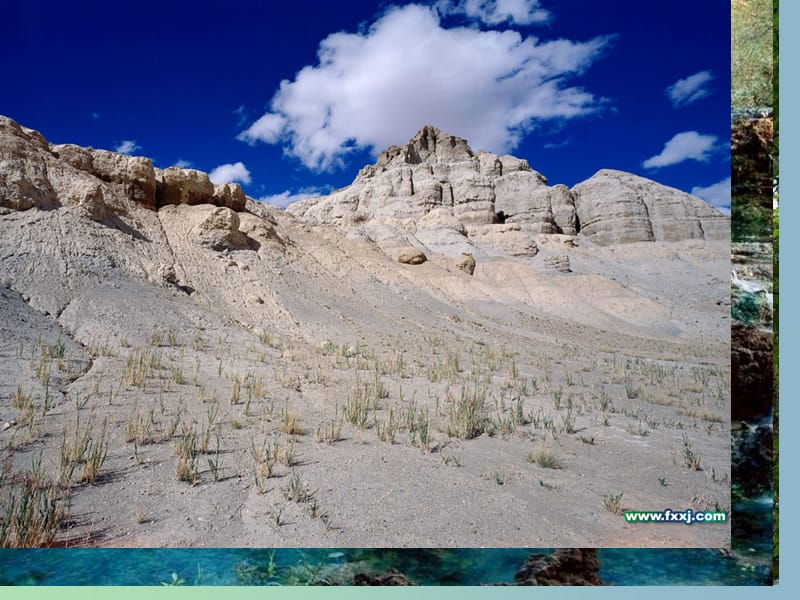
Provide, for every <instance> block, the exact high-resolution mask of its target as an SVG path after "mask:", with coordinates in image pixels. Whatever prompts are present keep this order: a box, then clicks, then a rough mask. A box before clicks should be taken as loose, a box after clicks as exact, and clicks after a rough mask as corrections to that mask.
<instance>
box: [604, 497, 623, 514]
mask: <svg viewBox="0 0 800 600" xmlns="http://www.w3.org/2000/svg"><path fill="white" fill-rule="evenodd" d="M623 493H624V492H620V493H619V494H608V495H607V496H603V506H605V507H606V510H607V511H608V512H610V513H613V514H615V515H621V514H622V512H623V509H622V496H623Z"/></svg>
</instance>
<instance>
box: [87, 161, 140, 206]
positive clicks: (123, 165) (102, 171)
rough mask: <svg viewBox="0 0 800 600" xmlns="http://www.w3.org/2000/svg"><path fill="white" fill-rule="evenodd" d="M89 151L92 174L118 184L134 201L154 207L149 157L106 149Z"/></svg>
mask: <svg viewBox="0 0 800 600" xmlns="http://www.w3.org/2000/svg"><path fill="white" fill-rule="evenodd" d="M90 153H91V156H92V174H93V175H95V176H96V177H98V178H100V179H102V180H103V181H107V182H110V183H116V184H119V185H120V186H121V191H122V193H123V194H125V195H126V196H127V197H128V198H130V199H131V200H133V201H134V202H136V203H138V204H141V205H143V206H145V207H147V208H155V207H156V174H155V169H153V163H152V162H150V159H149V158H144V157H142V156H128V155H126V154H118V153H116V152H109V151H108V150H90Z"/></svg>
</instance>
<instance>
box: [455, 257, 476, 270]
mask: <svg viewBox="0 0 800 600" xmlns="http://www.w3.org/2000/svg"><path fill="white" fill-rule="evenodd" d="M456 267H457V268H459V269H461V270H462V271H464V272H465V273H466V274H467V275H472V274H473V273H474V272H475V257H474V256H472V254H467V253H466V252H464V253H462V254H461V256H459V257H458V258H457V259H456Z"/></svg>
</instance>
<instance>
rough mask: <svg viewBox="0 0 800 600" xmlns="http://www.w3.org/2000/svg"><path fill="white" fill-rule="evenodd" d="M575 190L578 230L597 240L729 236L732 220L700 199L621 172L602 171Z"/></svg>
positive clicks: (671, 239)
mask: <svg viewBox="0 0 800 600" xmlns="http://www.w3.org/2000/svg"><path fill="white" fill-rule="evenodd" d="M572 193H573V195H574V197H575V206H576V212H577V217H578V222H579V227H580V234H581V236H583V237H585V238H588V239H591V240H592V241H593V242H595V243H596V244H600V245H608V244H619V243H628V242H654V241H658V242H674V241H679V240H687V239H698V240H703V239H708V240H722V239H727V238H728V236H729V235H730V233H729V229H730V220H729V219H728V218H727V217H725V216H724V215H722V214H721V213H720V212H718V211H717V210H715V209H714V208H712V207H711V206H710V205H708V204H706V203H705V202H703V201H702V200H700V199H699V198H695V197H694V196H691V195H689V194H687V193H685V192H681V191H680V190H676V189H674V188H669V187H666V186H663V185H660V184H658V183H656V182H654V181H650V180H649V179H645V178H644V177H638V176H636V175H631V174H630V173H625V172H623V171H613V170H610V169H603V170H601V171H598V172H597V173H595V174H594V175H593V176H592V177H590V178H589V179H587V180H586V181H584V182H581V183H579V184H578V185H576V186H575V187H574V188H572Z"/></svg>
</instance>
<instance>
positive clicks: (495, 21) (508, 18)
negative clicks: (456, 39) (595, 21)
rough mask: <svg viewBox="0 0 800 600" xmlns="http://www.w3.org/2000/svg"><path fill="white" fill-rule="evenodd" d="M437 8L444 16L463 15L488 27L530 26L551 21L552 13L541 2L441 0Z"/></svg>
mask: <svg viewBox="0 0 800 600" xmlns="http://www.w3.org/2000/svg"><path fill="white" fill-rule="evenodd" d="M436 7H437V9H438V10H439V11H440V12H441V13H442V14H445V15H452V14H461V15H464V16H466V17H468V18H470V19H475V20H478V21H481V22H483V23H486V24H487V25H499V24H500V23H505V22H510V23H514V24H517V25H530V24H531V23H542V22H546V21H548V20H549V19H550V13H549V12H547V11H546V10H544V9H543V8H541V7H540V6H539V0H460V1H457V2H456V1H454V0H440V2H438V3H437V4H436Z"/></svg>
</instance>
